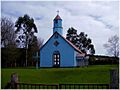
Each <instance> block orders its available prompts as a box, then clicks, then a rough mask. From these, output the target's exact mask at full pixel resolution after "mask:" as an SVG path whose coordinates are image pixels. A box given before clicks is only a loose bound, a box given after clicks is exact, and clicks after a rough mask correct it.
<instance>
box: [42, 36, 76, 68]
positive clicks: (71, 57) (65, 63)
mask: <svg viewBox="0 0 120 90" xmlns="http://www.w3.org/2000/svg"><path fill="white" fill-rule="evenodd" d="M55 41H57V42H59V45H58V46H55V45H54V42H55ZM54 51H59V52H60V67H74V66H76V52H75V50H74V49H73V48H72V47H71V46H70V45H69V44H68V43H67V42H66V41H65V40H64V39H63V38H62V37H60V36H59V35H58V38H55V35H54V36H53V37H52V38H51V39H50V40H49V41H48V43H47V44H46V45H45V46H44V47H43V48H42V49H41V50H40V67H53V57H52V56H53V52H54Z"/></svg>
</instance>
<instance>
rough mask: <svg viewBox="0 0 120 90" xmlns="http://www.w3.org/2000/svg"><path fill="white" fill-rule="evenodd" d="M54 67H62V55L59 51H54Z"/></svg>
mask: <svg viewBox="0 0 120 90" xmlns="http://www.w3.org/2000/svg"><path fill="white" fill-rule="evenodd" d="M53 67H60V53H59V51H54V53H53Z"/></svg>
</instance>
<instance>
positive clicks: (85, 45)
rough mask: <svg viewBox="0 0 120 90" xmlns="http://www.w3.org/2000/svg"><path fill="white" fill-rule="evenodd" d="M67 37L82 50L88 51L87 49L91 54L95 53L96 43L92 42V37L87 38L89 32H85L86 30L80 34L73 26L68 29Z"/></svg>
mask: <svg viewBox="0 0 120 90" xmlns="http://www.w3.org/2000/svg"><path fill="white" fill-rule="evenodd" d="M66 39H68V40H69V41H70V42H72V43H73V44H74V45H75V46H76V47H78V48H79V49H80V50H81V51H82V52H84V53H87V51H89V53H90V54H95V49H94V45H93V44H92V40H91V39H90V38H87V34H85V33H84V32H81V33H80V34H79V35H78V34H77V30H75V29H74V28H73V27H71V28H69V29H68V31H67V35H66Z"/></svg>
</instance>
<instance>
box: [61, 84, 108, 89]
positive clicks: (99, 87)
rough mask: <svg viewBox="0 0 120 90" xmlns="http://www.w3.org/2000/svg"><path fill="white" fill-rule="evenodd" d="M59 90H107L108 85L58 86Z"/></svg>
mask: <svg viewBox="0 0 120 90" xmlns="http://www.w3.org/2000/svg"><path fill="white" fill-rule="evenodd" d="M59 88H60V89H109V88H110V87H109V84H59Z"/></svg>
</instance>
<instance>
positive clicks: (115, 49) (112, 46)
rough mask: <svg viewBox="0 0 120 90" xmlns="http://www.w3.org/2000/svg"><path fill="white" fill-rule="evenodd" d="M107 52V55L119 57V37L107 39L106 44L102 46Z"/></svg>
mask: <svg viewBox="0 0 120 90" xmlns="http://www.w3.org/2000/svg"><path fill="white" fill-rule="evenodd" d="M103 46H104V47H105V49H106V50H107V52H108V54H111V55H114V56H115V57H118V56H119V37H118V36H117V35H114V36H112V37H110V38H109V39H108V42H107V43H106V44H104V45H103Z"/></svg>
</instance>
